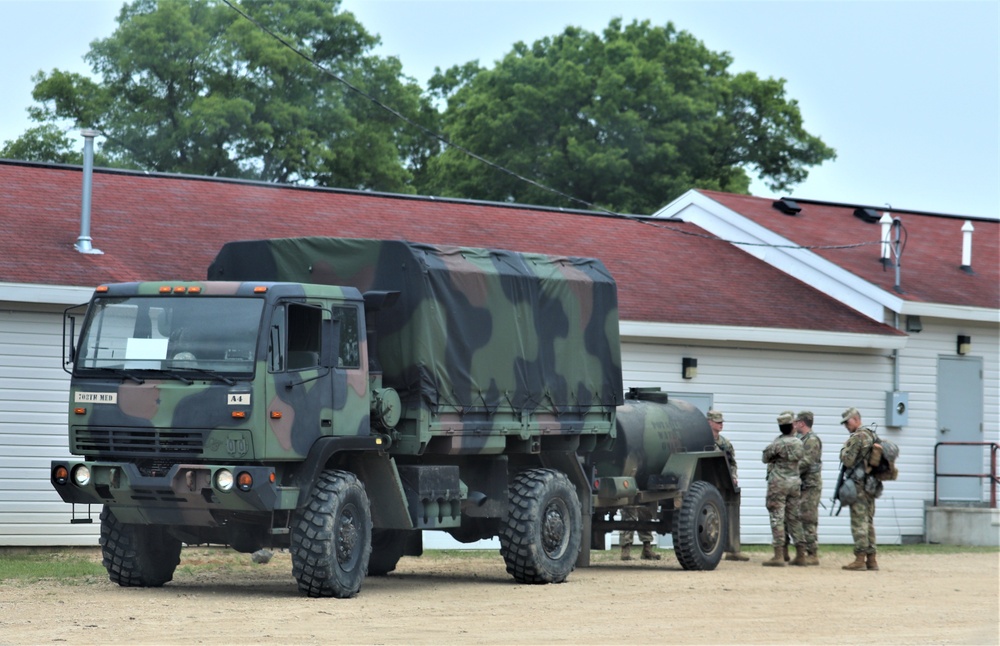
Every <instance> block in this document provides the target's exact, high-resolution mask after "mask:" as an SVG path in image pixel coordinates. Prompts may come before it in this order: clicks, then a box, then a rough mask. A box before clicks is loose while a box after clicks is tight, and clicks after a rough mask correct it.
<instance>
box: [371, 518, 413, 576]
mask: <svg viewBox="0 0 1000 646" xmlns="http://www.w3.org/2000/svg"><path fill="white" fill-rule="evenodd" d="M406 538H407V537H406V530H402V529H375V530H372V555H371V556H370V557H369V558H368V576H385V575H386V574H389V573H390V572H392V571H393V570H395V569H396V564H397V563H399V559H401V558H402V557H403V550H404V549H405V548H406Z"/></svg>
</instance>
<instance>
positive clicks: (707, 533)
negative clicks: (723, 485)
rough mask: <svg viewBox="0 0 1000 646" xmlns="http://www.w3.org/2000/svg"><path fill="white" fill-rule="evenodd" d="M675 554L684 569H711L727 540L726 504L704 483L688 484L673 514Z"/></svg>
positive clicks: (717, 492) (717, 491)
mask: <svg viewBox="0 0 1000 646" xmlns="http://www.w3.org/2000/svg"><path fill="white" fill-rule="evenodd" d="M673 538H674V554H676V555H677V560H678V561H680V564H681V567H682V568H684V569H685V570H714V569H715V567H716V566H717V565H718V564H719V560H720V559H721V558H722V551H723V548H724V547H725V540H726V503H725V502H724V501H723V499H722V494H720V493H719V490H718V489H716V488H715V486H713V485H712V484H710V483H708V482H705V481H704V480H696V481H695V482H692V483H691V486H690V487H689V488H688V490H687V493H685V494H684V502H683V503H682V504H681V508H680V510H677V511H675V512H674V527H673Z"/></svg>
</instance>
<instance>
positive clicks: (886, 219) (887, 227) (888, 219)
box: [878, 211, 892, 265]
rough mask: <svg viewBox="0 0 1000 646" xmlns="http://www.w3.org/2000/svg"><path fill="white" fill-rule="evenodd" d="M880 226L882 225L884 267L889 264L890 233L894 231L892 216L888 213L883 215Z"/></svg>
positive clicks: (882, 260)
mask: <svg viewBox="0 0 1000 646" xmlns="http://www.w3.org/2000/svg"><path fill="white" fill-rule="evenodd" d="M878 223H879V224H881V225H882V244H881V245H879V246H880V247H882V259H881V262H882V264H883V265H888V264H889V233H890V232H891V231H892V216H891V215H889V212H888V211H885V212H883V213H882V217H881V218H879V221H878Z"/></svg>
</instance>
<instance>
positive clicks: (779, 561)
mask: <svg viewBox="0 0 1000 646" xmlns="http://www.w3.org/2000/svg"><path fill="white" fill-rule="evenodd" d="M761 565H763V566H764V567H785V556H784V554H782V549H781V548H780V547H776V548H774V556H773V557H772V558H771V559H769V560H767V561H764V562H763V563H761Z"/></svg>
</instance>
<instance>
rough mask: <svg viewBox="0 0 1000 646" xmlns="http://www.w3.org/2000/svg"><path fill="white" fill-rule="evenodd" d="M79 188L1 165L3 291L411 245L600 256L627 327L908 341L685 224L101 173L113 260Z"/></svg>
mask: <svg viewBox="0 0 1000 646" xmlns="http://www.w3.org/2000/svg"><path fill="white" fill-rule="evenodd" d="M81 185H82V171H81V169H80V168H79V167H74V166H55V165H43V164H25V163H14V162H3V161H0V215H2V221H3V223H4V230H3V235H2V236H0V282H8V283H29V284H44V285H73V286H92V285H98V284H100V283H105V282H117V281H133V280H161V279H176V280H180V279H191V280H202V279H204V277H205V274H206V270H207V268H208V265H209V263H210V262H211V261H212V259H213V258H214V257H215V254H216V252H217V251H218V249H219V248H220V247H221V246H222V244H223V243H225V242H228V241H231V240H247V239H261V238H277V237H296V236H334V237H356V238H387V239H408V240H414V241H421V242H430V243H438V244H454V245H462V246H476V247H494V248H503V249H513V250H518V251H530V252H539V253H547V254H555V255H573V256H591V257H597V258H600V259H601V260H602V261H603V262H604V263H605V265H606V266H607V267H608V269H609V270H610V271H611V273H612V274H613V275H614V276H615V278H616V280H617V282H618V288H619V306H620V315H621V318H622V319H623V320H631V321H647V322H662V323H680V324H684V323H688V324H712V325H735V326H750V327H765V328H793V329H803V330H822V331H835V332H849V333H862V334H888V335H895V334H898V332H896V331H895V330H893V329H892V328H891V327H889V326H886V325H883V324H881V323H879V322H875V321H872V320H871V319H868V318H867V317H865V316H863V315H861V314H859V313H857V312H855V311H853V310H851V309H850V308H848V307H845V306H844V305H842V304H840V303H838V302H837V301H835V300H833V299H832V298H830V297H828V296H826V295H825V294H822V293H820V292H818V291H817V290H815V289H813V288H811V287H809V286H808V285H806V284H805V283H802V282H800V281H798V280H796V279H795V278H792V277H790V276H787V275H785V274H784V273H782V272H781V271H778V270H777V269H774V268H772V267H770V266H769V265H767V264H765V263H763V262H760V261H758V260H757V259H755V258H754V257H752V256H751V255H749V254H747V253H744V252H743V251H741V250H739V249H737V248H734V247H733V246H731V245H729V244H728V243H726V242H722V241H719V240H714V239H711V237H708V236H706V237H701V236H705V232H704V231H702V230H701V229H699V228H698V227H696V226H694V225H692V224H687V223H649V222H648V221H639V220H637V219H632V218H615V217H606V216H602V215H599V214H587V213H582V212H579V211H560V210H553V209H543V208H526V207H523V206H515V205H500V204H491V203H482V202H467V201H455V200H436V199H433V198H417V197H410V196H399V195H383V194H372V193H361V192H354V191H337V190H330V189H312V188H302V187H290V186H282V185H274V184H258V183H247V182H235V181H230V180H220V179H208V178H194V177H187V176H176V175H145V174H142V173H134V172H122V171H107V170H103V169H98V170H96V171H95V173H94V177H93V198H92V209H91V213H92V224H91V236H92V238H93V246H94V248H96V249H100V250H101V251H103V252H104V253H103V254H102V255H84V254H81V253H79V252H77V251H76V250H75V249H74V248H73V244H74V243H75V241H76V239H77V236H78V235H79V232H80V202H81ZM713 197H714V195H713Z"/></svg>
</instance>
